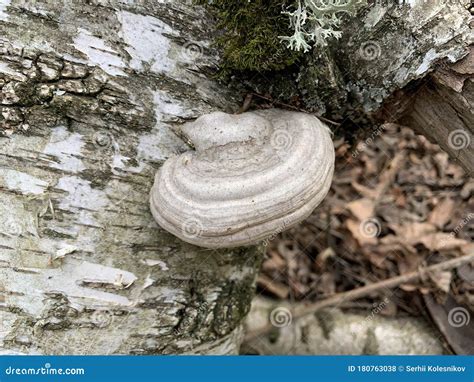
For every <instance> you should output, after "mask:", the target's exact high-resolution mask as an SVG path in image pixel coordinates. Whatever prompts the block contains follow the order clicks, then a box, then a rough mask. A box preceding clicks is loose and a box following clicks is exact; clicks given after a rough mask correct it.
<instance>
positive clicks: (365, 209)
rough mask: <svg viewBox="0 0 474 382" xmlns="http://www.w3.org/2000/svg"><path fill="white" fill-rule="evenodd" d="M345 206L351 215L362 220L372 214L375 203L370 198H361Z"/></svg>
mask: <svg viewBox="0 0 474 382" xmlns="http://www.w3.org/2000/svg"><path fill="white" fill-rule="evenodd" d="M347 208H348V209H349V211H351V213H352V215H354V216H355V217H356V218H357V219H359V220H360V221H362V220H366V219H369V218H370V217H372V216H374V208H375V204H374V202H373V201H372V200H370V199H367V198H362V199H358V200H354V201H353V202H350V203H348V204H347Z"/></svg>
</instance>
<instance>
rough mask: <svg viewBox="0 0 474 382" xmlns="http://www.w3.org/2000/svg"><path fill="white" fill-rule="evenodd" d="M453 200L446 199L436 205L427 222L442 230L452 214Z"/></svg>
mask: <svg viewBox="0 0 474 382" xmlns="http://www.w3.org/2000/svg"><path fill="white" fill-rule="evenodd" d="M454 207H455V203H454V200H452V199H450V198H446V199H444V200H442V201H441V202H440V203H438V204H437V205H436V207H435V208H434V209H433V211H431V213H430V216H429V217H428V222H429V223H431V224H434V225H435V226H436V227H438V228H443V227H444V226H445V225H446V223H448V222H449V221H450V220H451V218H452V216H453V212H454Z"/></svg>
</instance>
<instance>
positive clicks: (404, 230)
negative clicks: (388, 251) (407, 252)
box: [390, 222, 436, 245]
mask: <svg viewBox="0 0 474 382" xmlns="http://www.w3.org/2000/svg"><path fill="white" fill-rule="evenodd" d="M390 228H392V229H393V230H394V231H395V233H396V234H397V236H398V239H399V240H400V241H401V242H402V243H407V244H410V245H415V244H418V243H420V242H421V238H422V237H424V236H426V235H427V234H430V233H433V232H435V231H436V227H435V226H434V225H433V224H431V223H418V222H414V223H408V224H405V225H396V224H391V225H390Z"/></svg>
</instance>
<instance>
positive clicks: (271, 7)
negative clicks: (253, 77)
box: [196, 0, 302, 75]
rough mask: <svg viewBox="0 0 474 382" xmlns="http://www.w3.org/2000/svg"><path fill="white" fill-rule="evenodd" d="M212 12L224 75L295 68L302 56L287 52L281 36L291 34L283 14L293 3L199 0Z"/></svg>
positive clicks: (266, 0) (287, 0)
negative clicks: (218, 31) (293, 65)
mask: <svg viewBox="0 0 474 382" xmlns="http://www.w3.org/2000/svg"><path fill="white" fill-rule="evenodd" d="M196 2H197V3H198V4H201V5H207V6H208V7H209V8H211V9H212V10H213V11H214V13H215V16H216V18H217V20H218V24H217V27H218V28H219V29H220V30H221V31H222V34H221V36H219V37H218V38H217V40H216V41H217V44H218V46H219V47H220V48H221V49H222V58H223V63H222V65H221V74H222V75H226V74H230V73H232V72H235V71H256V72H264V71H278V70H282V69H285V68H287V67H289V66H290V65H292V64H294V63H295V62H296V61H297V60H298V58H300V57H301V55H302V53H301V52H295V51H292V50H290V49H288V48H286V46H285V44H284V43H282V41H281V40H280V38H279V36H286V35H288V34H290V33H291V30H290V25H289V20H288V16H287V15H284V14H282V10H283V9H286V8H287V7H288V6H290V5H291V4H294V0H252V1H242V0H215V1H212V2H209V1H208V0H196Z"/></svg>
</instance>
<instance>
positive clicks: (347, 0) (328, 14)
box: [280, 0, 367, 52]
mask: <svg viewBox="0 0 474 382" xmlns="http://www.w3.org/2000/svg"><path fill="white" fill-rule="evenodd" d="M366 4H367V0H298V1H297V2H296V8H295V9H294V10H293V11H286V12H284V13H285V14H287V15H288V16H289V17H290V24H291V27H292V28H293V30H294V33H293V35H292V36H281V37H280V38H281V40H282V41H286V42H287V44H288V45H287V46H288V48H290V49H293V50H297V51H301V50H302V51H304V52H307V51H309V50H310V49H311V47H312V46H326V45H327V40H328V39H329V38H336V39H338V38H340V37H341V35H342V32H341V31H340V30H339V28H340V26H341V23H342V17H341V14H343V13H346V14H349V15H354V14H355V13H356V12H357V10H358V9H359V8H360V7H361V6H363V5H366Z"/></svg>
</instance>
